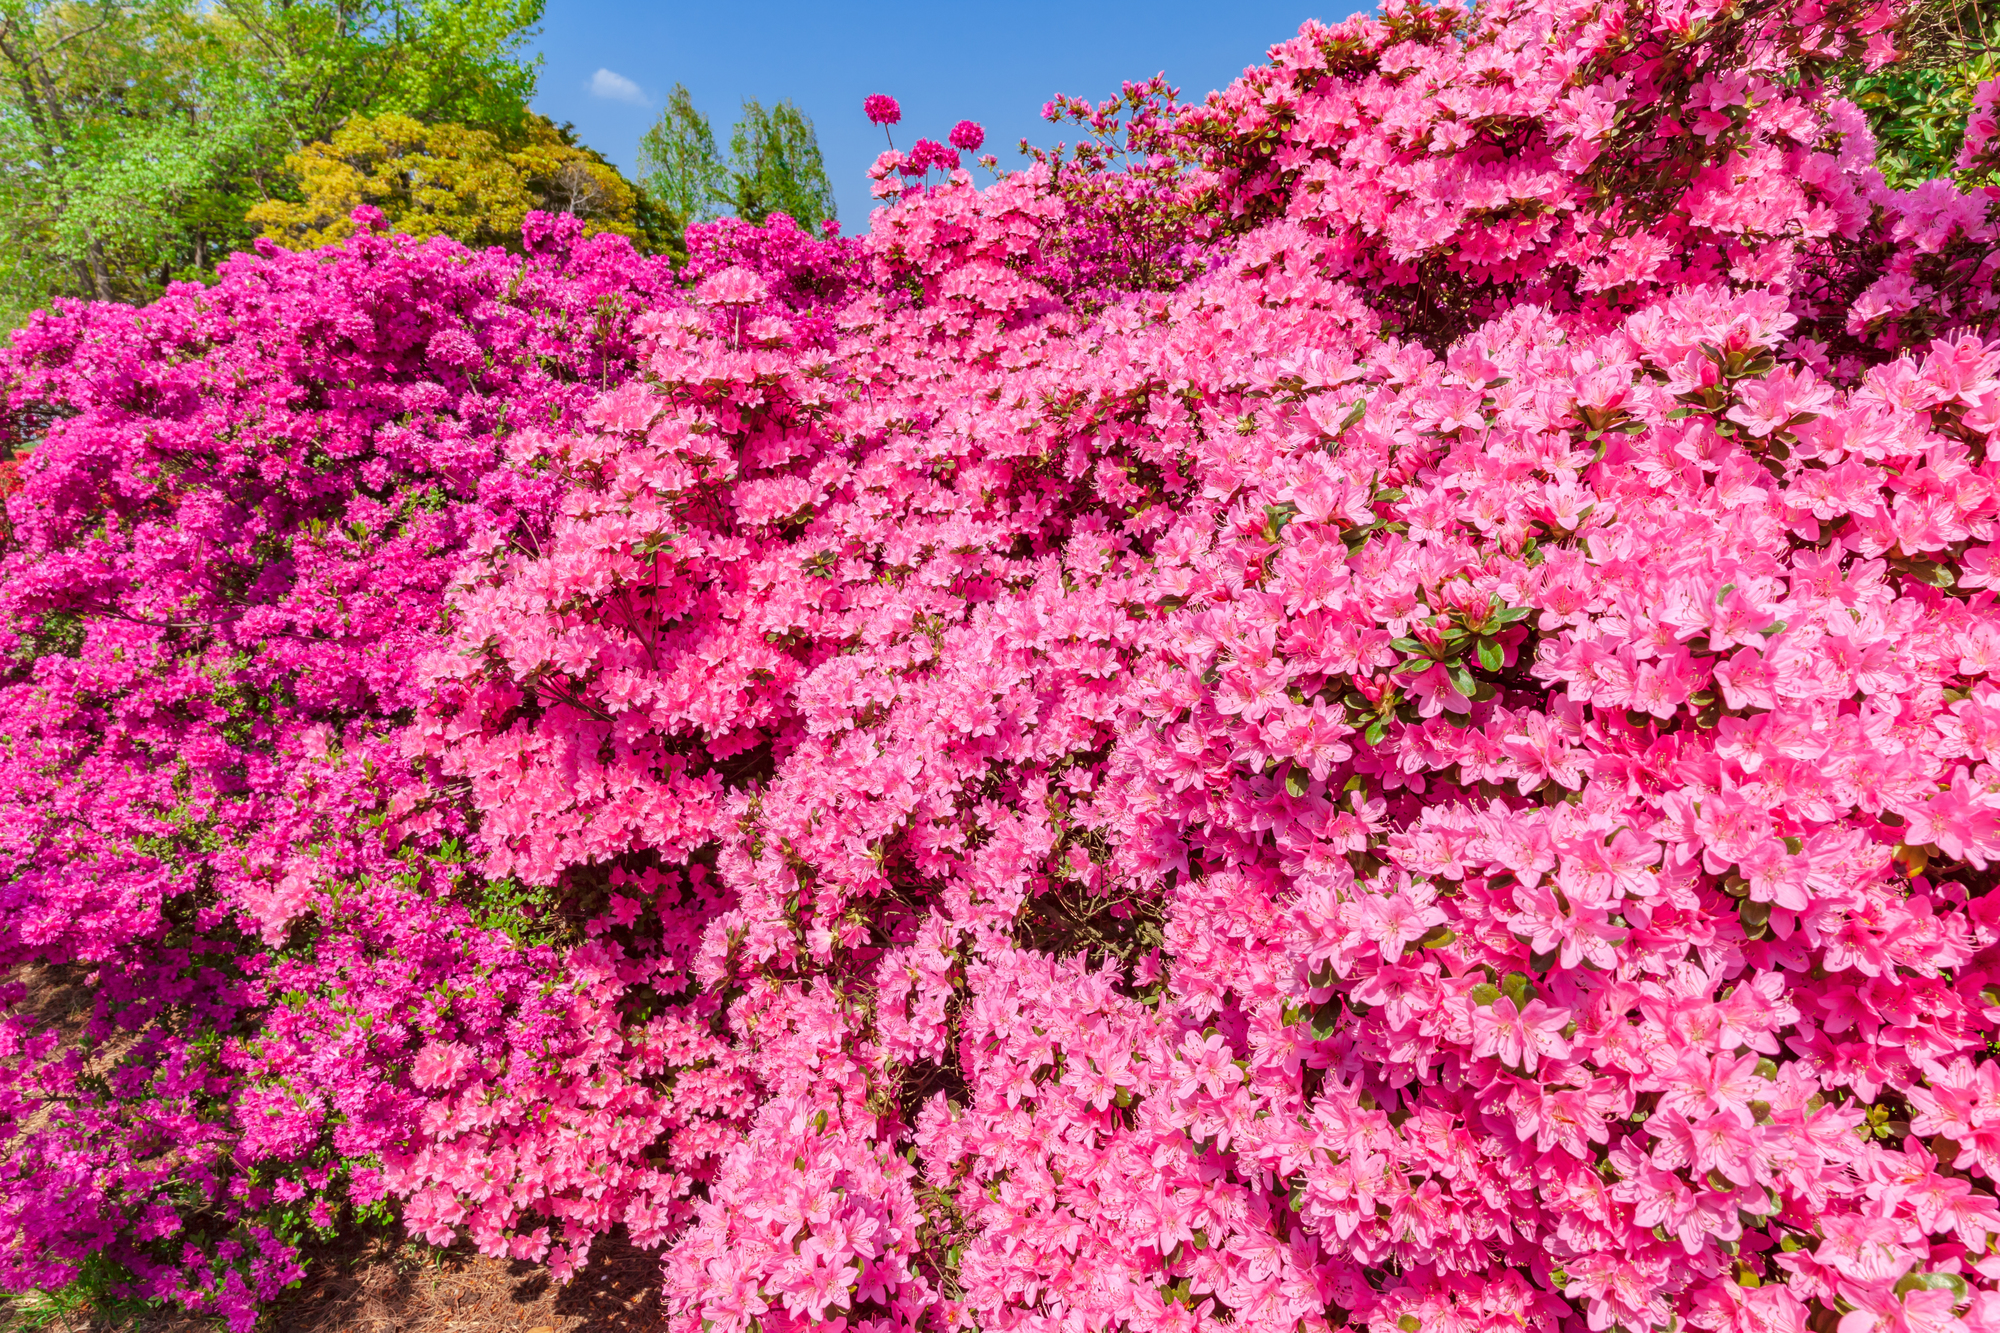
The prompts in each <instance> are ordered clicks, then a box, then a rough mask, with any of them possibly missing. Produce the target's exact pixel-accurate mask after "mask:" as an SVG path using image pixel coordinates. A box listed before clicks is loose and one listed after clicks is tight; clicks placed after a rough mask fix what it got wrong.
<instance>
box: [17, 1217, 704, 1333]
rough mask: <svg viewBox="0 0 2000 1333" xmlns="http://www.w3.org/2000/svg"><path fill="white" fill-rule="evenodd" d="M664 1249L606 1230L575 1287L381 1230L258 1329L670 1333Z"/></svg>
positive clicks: (329, 1264) (77, 1323) (321, 1258)
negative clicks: (663, 1290) (625, 1240)
mask: <svg viewBox="0 0 2000 1333" xmlns="http://www.w3.org/2000/svg"><path fill="white" fill-rule="evenodd" d="M659 1287H660V1258H659V1255H658V1254H657V1253H650V1254H649V1253H646V1252H643V1251H640V1250H637V1249H634V1248H632V1247H631V1246H630V1245H625V1244H622V1243H619V1242H615V1241H613V1240H611V1239H610V1238H608V1237H606V1238H602V1239H600V1240H599V1241H598V1242H597V1243H596V1244H595V1245H594V1246H593V1247H592V1249H591V1263H590V1266H589V1267H588V1268H586V1269H585V1270H584V1271H583V1272H582V1273H581V1274H579V1275H578V1276H577V1278H576V1280H575V1281H574V1282H572V1283H570V1284H569V1285H568V1286H567V1287H558V1286H556V1285H555V1283H553V1282H552V1281H550V1280H549V1275H548V1271H547V1270H546V1269H544V1268H542V1267H541V1266H540V1265H538V1264H529V1263H521V1262H518V1261H509V1260H506V1259H489V1258H486V1257H485V1256H483V1255H477V1254H473V1253H471V1252H469V1251H464V1250H438V1249H433V1248H431V1247H430V1246H428V1245H422V1244H414V1243H407V1242H395V1241H391V1240H386V1239H384V1238H382V1237H373V1238H369V1239H365V1240H359V1241H355V1242H351V1243H350V1244H348V1245H347V1246H345V1247H343V1248H336V1249H333V1250H329V1251H325V1252H322V1253H320V1254H317V1255H315V1256H313V1262H312V1263H311V1265H310V1267H309V1271H308V1273H307V1275H306V1279H305V1281H304V1282H302V1283H300V1284H299V1286H298V1287H296V1288H294V1289H293V1290H291V1291H288V1292H286V1293H285V1294H284V1295H283V1296H281V1297H279V1299H278V1300H277V1301H276V1302H275V1303H274V1304H273V1305H272V1307H271V1308H270V1309H269V1310H268V1311H267V1312H266V1313H265V1315H264V1318H263V1319H262V1320H261V1321H260V1322H259V1323H258V1326H257V1329H258V1333H661V1330H663V1329H664V1328H665V1327H666V1322H665V1320H664V1319H662V1318H661V1316H660V1308H659V1303H658V1300H657V1294H658V1292H659ZM25 1314H26V1312H25V1311H23V1312H19V1313H17V1315H16V1317H15V1318H14V1319H13V1320H12V1321H8V1320H7V1319H5V1318H4V1316H0V1327H6V1326H8V1325H9V1323H10V1322H11V1326H12V1327H14V1328H20V1329H28V1328H35V1327H40V1328H42V1329H44V1330H47V1331H48V1333H55V1331H56V1330H63V1331H64V1333H112V1330H118V1333H220V1330H221V1329H222V1328H223V1327H224V1326H223V1324H222V1323H221V1321H219V1320H214V1319H192V1318H189V1317H187V1316H185V1315H182V1316H179V1317H168V1316H156V1317H152V1318H146V1319H141V1320H138V1321H136V1322H133V1321H123V1322H117V1321H110V1320H104V1319H89V1318H87V1317H79V1316H75V1315H72V1316H71V1317H69V1318H68V1319H64V1318H61V1317H57V1318H53V1319H33V1318H29V1317H22V1316H23V1315H25Z"/></svg>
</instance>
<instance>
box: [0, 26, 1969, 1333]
mask: <svg viewBox="0 0 2000 1333" xmlns="http://www.w3.org/2000/svg"><path fill="white" fill-rule="evenodd" d="M1635 13H1638V11H1632V10H1628V9H1625V8H1621V7H1612V6H1607V5H1604V4H1601V3H1579V2H1572V0H1518V2H1516V3H1508V2H1507V0H1497V2H1496V3H1492V4H1488V5H1484V6H1482V7H1480V8H1479V9H1478V10H1477V11H1467V10H1464V9H1461V8H1457V7H1455V6H1450V5H1446V6H1439V7H1422V6H1416V5H1402V4H1398V5H1392V6H1391V7H1389V8H1387V9H1385V10H1384V11H1383V12H1382V13H1381V14H1379V15H1376V16H1372V17H1361V18H1356V19H1352V20H1349V21H1348V22H1346V23H1343V24H1341V25H1339V26H1337V27H1332V28H1328V27H1325V26H1322V25H1319V24H1308V25H1306V26H1305V27H1304V28H1303V29H1302V30H1301V31H1300V33H1299V35H1298V36H1297V37H1296V38H1294V39H1293V40H1291V41H1288V42H1286V43H1284V44H1283V45H1281V46H1279V47H1276V48H1274V49H1273V51H1272V53H1271V59H1270V62H1269V63H1268V64H1267V65H1264V66H1260V67H1257V68H1255V69H1252V70H1250V71H1248V72H1246V74H1245V75H1244V76H1243V78H1242V79H1240V80H1238V81H1237V82H1236V83H1235V84H1234V85H1232V86H1231V87H1230V88H1229V89H1228V90H1226V91H1225V92H1223V93H1220V94H1217V95H1214V96H1212V97H1211V98H1209V99H1208V101H1207V102H1206V103H1205V104H1202V105H1199V106H1195V107H1192V108H1181V107H1178V106H1176V105H1174V104H1173V102H1172V100H1171V98H1170V96H1169V95H1168V91H1167V90H1166V89H1165V88H1164V87H1163V86H1162V85H1161V84H1160V83H1159V82H1158V81H1154V82H1153V83H1151V84H1145V85H1130V86H1128V88H1127V90H1126V93H1125V94H1124V95H1123V96H1121V97H1120V98H1118V99H1114V100H1113V101H1111V102H1108V103H1104V104H1101V105H1092V104H1089V103H1084V102H1075V101H1070V100H1059V101H1058V102H1057V103H1054V104H1052V105H1051V114H1052V115H1053V116H1055V117H1056V118H1059V119H1065V120H1069V121H1073V122H1075V123H1077V124H1078V126H1079V128H1080V130H1081V131H1082V133H1083V135H1084V139H1083V142H1082V143H1081V144H1079V145H1078V146H1077V147H1076V148H1075V149H1074V150H1063V151H1058V152H1050V153H1043V154H1040V155H1039V156H1038V158H1037V160H1036V162H1035V164H1034V165H1033V166H1032V167H1031V168H1030V169H1028V170H1027V171H1024V172H1019V173H1015V174H1013V175H1010V176H1006V177H1003V178H1002V179H1000V180H999V181H998V182H997V183H995V184H994V185H992V186H990V187H988V188H985V189H983V190H982V189H978V188H975V187H974V185H973V183H972V181H971V179H970V178H969V177H968V176H967V175H965V174H964V173H963V172H960V171H956V170H951V169H947V171H946V175H945V179H944V181H943V183H941V184H930V185H926V184H923V183H922V180H912V179H911V178H922V179H923V180H927V179H928V177H927V176H925V174H924V171H923V170H921V169H918V170H912V171H905V170H904V168H905V167H906V166H912V165H914V164H912V163H910V162H908V161H906V160H901V159H899V160H898V161H896V162H889V161H887V158H888V157H894V156H896V155H895V154H893V153H892V154H889V155H885V161H884V162H883V163H878V171H877V179H878V194H880V195H881V196H882V197H884V198H885V199H889V200H891V201H892V203H891V204H890V205H889V206H885V207H884V208H883V209H882V210H880V211H878V212H877V214H876V216H875V219H874V223H873V226H872V229H871V232H870V234H869V235H868V237H866V238H865V239H863V240H859V241H853V240H839V239H823V238H816V237H813V236H810V235H808V234H807V233H805V232H802V231H800V230H799V229H797V228H796V227H794V226H791V225H790V224H789V222H788V221H786V220H782V219H780V220H778V221H776V222H774V223H773V224H772V225H771V226H770V227H768V228H762V229H759V228H751V227H747V226H743V225H742V224H736V223H723V224H717V225H716V226H715V227H713V228H711V229H706V230H704V229H697V230H696V232H695V234H694V235H693V236H692V237H691V241H690V254H691V256H692V260H691V264H690V267H689V269H688V270H686V271H684V272H680V273H674V272H670V271H668V270H666V269H665V268H664V267H663V266H661V265H660V264H659V261H646V260H640V259H638V258H636V257H634V256H633V255H632V253H631V251H630V250H629V248H627V247H626V246H625V244H624V243H623V242H622V241H620V240H618V239H617V238H615V237H596V238H591V239H588V240H586V239H583V238H582V237H580V235H579V234H578V233H577V231H576V229H575V228H574V226H573V225H561V224H556V223H553V222H551V221H550V220H548V219H545V218H540V217H536V218H532V219H531V224H530V233H529V242H530V244H529V246H528V254H527V255H526V256H525V257H523V258H516V257H512V256H508V255H505V254H503V253H500V252H497V251H496V252H491V253H488V254H485V255H469V254H467V253H466V252H464V251H463V250H461V249H459V248H458V247H456V246H454V245H451V244H450V243H448V242H443V241H430V242H426V243H423V244H414V243H411V242H409V241H407V240H403V239H398V238H394V237H386V236H378V235H364V236H360V237H357V238H356V239H354V240H352V241H350V242H347V243H346V244H344V245H342V246H339V247H335V248H333V249H330V250H326V251H322V252H317V253H314V254H305V255H291V254H286V253H283V252H281V251H277V250H275V249H274V248H273V249H270V250H268V251H267V252H266V253H263V254H261V255H260V256H257V257H245V258H242V259H239V260H237V261H234V262H233V264H232V265H231V267H230V270H229V272H228V274H227V276H226V279H225V281H224V283H223V284H222V285H221V286H220V287H219V288H217V289H215V290H214V291H212V292H210V291H200V290H178V291H176V292H175V293H173V294H171V295H170V296H169V297H168V298H167V299H166V300H164V301H163V302H161V303H160V304H159V305H158V306H155V307H152V308H149V309H147V310H145V311H139V312H130V311H120V310H114V309H111V308H107V307H89V308H78V309H71V310H66V311H63V312H59V313H57V314H55V315H53V316H49V317H46V318H44V319H42V320H40V321H38V322H37V323H36V324H35V325H34V326H32V327H31V328H30V329H29V330H28V331H26V332H25V333H23V334H22V335H20V337H19V338H18V339H17V342H16V346H15V348H14V349H13V350H12V351H11V352H9V353H8V354H7V358H6V361H5V365H4V375H5V378H6V382H7V384H8V388H9V394H10V398H9V410H10V413H11V416H10V418H9V419H10V422H11V430H12V431H13V437H12V438H13V440H14V441H15V443H16V445H17V447H23V448H26V447H29V446H32V448H31V451H30V452H28V453H27V456H26V460H25V463H24V464H23V466H22V468H21V475H20V484H21V487H22V489H21V490H20V491H19V492H18V493H17V494H15V495H13V496H12V497H10V498H9V500H8V517H9V523H10V525H11V528H10V535H9V537H8V538H7V541H8V543H9V545H8V546H7V548H6V551H5V555H4V565H0V608H4V610H3V611H0V617H3V618H0V626H4V630H0V633H4V635H5V636H6V639H5V644H4V646H5V647H6V649H7V650H8V652H9V653H10V662H11V666H10V668H9V670H10V674H9V675H8V676H7V677H6V678H5V682H4V685H0V738H4V749H0V765H4V774H0V801H4V802H6V805H5V809H4V813H0V835H4V840H0V857H4V858H5V861H4V864H5V870H4V876H0V883H4V885H5V888H4V891H0V953H4V958H5V960H6V961H7V962H9V963H44V964H52V965H61V966H70V967H74V968H77V969H80V970H86V971H90V972H91V976H92V983H91V984H92V985H93V986H94V987H95V989H96V994H97V997H98V1007H97V1011H96V1015H95V1018H94V1020H93V1022H92V1026H91V1032H90V1034H89V1035H90V1041H88V1042H86V1043H83V1044H82V1045H80V1046H71V1047H68V1048H64V1047H60V1046H58V1045H57V1044H56V1042H55V1039H54V1036H53V1035H52V1034H51V1033H50V1032H47V1031H44V1030H40V1029H37V1028H36V1027H35V1025H34V1023H33V1022H32V1021H31V1015H30V1014H28V1013H27V1012H25V1011H24V1012H21V1013H19V1014H18V1015H16V1016H15V1017H14V1018H13V1020H12V1021H11V1024H10V1026H8V1027H7V1028H6V1029H4V1036H0V1043H4V1044H0V1068H3V1069H4V1081H0V1117H5V1118H6V1120H7V1123H8V1126H9V1133H10V1135H11V1136H12V1138H13V1141H14V1142H15V1143H16V1145H17V1151H16V1152H14V1153H13V1154H11V1155H10V1157H9V1158H8V1159H7V1160H6V1161H5V1162H4V1163H0V1179H4V1181H5V1189H4V1191H0V1242H4V1249H0V1283H4V1284H5V1285H7V1286H10V1287H13V1288H17V1289H18V1288H21V1287H26V1286H44V1287H48V1286H55V1285H59V1284H62V1283H64V1282H68V1281H72V1280H78V1279H79V1278H80V1277H81V1276H83V1275H84V1274H85V1270H86V1267H88V1268H89V1270H90V1272H92V1273H95V1274H98V1275H99V1280H105V1281H109V1282H111V1283H112V1284H113V1285H114V1286H118V1287H120V1289H121V1290H122V1291H123V1292H124V1293H126V1294H133V1295H141V1296H150V1297H155V1298H172V1299H176V1300H179V1301H181V1302H182V1303H184V1304H187V1305H189V1306H191V1307H193V1308H197V1309H204V1310H211V1309H212V1310H218V1311H220V1312H222V1313H225V1314H227V1315H229V1316H230V1317H231V1319H232V1322H234V1323H235V1324H236V1325H237V1326H238V1327H247V1326H248V1324H249V1323H250V1322H251V1321H252V1319H253V1318H254V1310H255V1307H256V1305H257V1303H258V1302H260V1301H263V1300H267V1299H269V1298H270V1297H271V1296H272V1295H273V1294H274V1293H275V1292H276V1291H278V1290H279V1289H280V1288H282V1286H283V1285H284V1284H285V1283H286V1282H287V1281H289V1280H290V1279H291V1278H292V1277H293V1276H295V1275H296V1273H297V1271H298V1251H297V1247H298V1246H299V1244H301V1243H302V1242H303V1241H304V1240H305V1239H307V1238H308V1237H309V1236H311V1235H312V1234H313V1233H314V1230H315V1229H316V1228H317V1229H318V1230H319V1231H320V1232H325V1231H326V1230H328V1229H330V1228H333V1227H337V1226H340V1225H345V1224H347V1222H348V1221H349V1220H350V1219H352V1218H353V1217H355V1216H356V1215H359V1214H364V1213H374V1212H379V1211H380V1210H381V1209H383V1208H384V1207H385V1206H391V1207H394V1208H397V1209H399V1210H400V1216H401V1218H402V1221H403V1224H404V1226H405V1227H406V1228H408V1230H409V1231H410V1232H412V1233H413V1234H417V1235H420V1236H423V1237H425V1238H427V1239H429V1240H431V1241H433V1242H435V1243H438V1244H451V1243H456V1242H460V1241H468V1242H470V1243H471V1244H473V1245H476V1246H477V1247H479V1248H480V1249H482V1250H484V1251H486V1252H489V1253H495V1254H504V1255H510V1256H513V1257H517V1258H522V1259H531V1260H538V1261H544V1262H547V1263H549V1264H550V1265H551V1266H552V1267H553V1268H554V1270H555V1271H556V1272H557V1274H558V1276H566V1275H567V1274H569V1273H570V1272H572V1271H573V1270H574V1269H575V1268H576V1267H577V1266H579V1265H580V1264H582V1263H584V1262H586V1261H587V1258H588V1254H589V1251H590V1248H591V1245H592V1243H593V1241H594V1240H595V1239H596V1238H598V1237H602V1236H604V1235H606V1234H607V1233H610V1232H612V1231H613V1230H615V1229H622V1231H623V1233H624V1234H625V1235H626V1236H627V1237H629V1239H630V1240H631V1241H633V1242H634V1243H636V1244H639V1245H642V1246H649V1247H659V1248H660V1250H661V1252H662V1255H663V1272H662V1280H663V1283H664V1296H665V1305H666V1307H667V1309H668V1310H669V1311H670V1313H671V1318H672V1322H673V1326H674V1328H675V1329H676V1330H685V1331H686V1333H695V1330H703V1331H704V1333H738V1331H739V1330H750V1329H753V1328H755V1329H759V1330H765V1331H766V1333H774V1331H775V1333H786V1331H787V1330H794V1329H804V1328H807V1327H819V1326H828V1327H844V1328H850V1329H859V1328H867V1329H879V1330H888V1329H903V1328H916V1327H924V1328H932V1329H949V1328H981V1329H1017V1328H1018V1329H1048V1330H1055V1329H1058V1328H1060V1329H1065V1330H1067V1329H1072V1328H1074V1329H1114V1328H1115V1329H1125V1330H1130V1331H1131V1333H1154V1331H1155V1330H1173V1331H1175V1333H1179V1331H1181V1330H1190V1331H1191V1330H1198V1329H1221V1328H1227V1327H1240V1328H1245V1329H1256V1330H1293V1329H1304V1330H1323V1329H1327V1328H1329V1327H1339V1326H1343V1325H1348V1326H1364V1327H1367V1328H1369V1329H1371V1330H1373V1331H1374V1333H1389V1330H1415V1329H1425V1330H1429V1329H1440V1330H1451V1331H1461V1330H1462V1331H1467V1333H1469V1331H1471V1330H1487V1329H1495V1330H1498V1329H1510V1330H1511V1329H1521V1328H1537V1329H1548V1330H1556V1329H1561V1330H1585V1329H1588V1330H1608V1329H1626V1330H1635V1331H1636V1330H1641V1329H1656V1328H1657V1329H1667V1328H1695V1329H1703V1330H1724V1329H1727V1330H1735V1331H1739V1333H1752V1331H1753V1330H1758V1331H1762V1330H1773V1331H1778V1333H1799V1331H1801V1330H1805V1329H1808V1328H1810V1329H1814V1330H1819V1331H1821V1333H1824V1330H1826V1329H1829V1328H1835V1327H1837V1328H1838V1329H1839V1330H1840V1333H1870V1331H1871V1330H1878V1329H1879V1330H1896V1331H1898V1333H1901V1331H1903V1330H1924V1331H1925V1333H1958V1331H1959V1330H1968V1331H1969V1333H2000V1252H1996V1250H1995V1248H1994V1243H1995V1241H1996V1239H2000V1202H1996V1198H1995V1188H1996V1185H2000V1063H1996V1061H1995V1059H1994V1055H1993V1052H1994V1050H1995V1045H1994V1043H1995V1040H1996V1037H2000V893H1996V892H1995V889H1996V887H2000V867H1996V865H1995V863H1996V862H2000V769H1996V767H1995V766H1994V765H1995V763H1996V761H2000V609H1996V604H1995V597H1996V592H1995V585H1996V583H2000V560H1996V558H1995V546H1994V539H1995V536H1996V533H1995V520H1996V516H2000V463H1996V462H1995V461H1992V460H1989V458H1988V448H1989V445H1990V444H1991V443H1992V441H1993V437H1994V434H1995V432H2000V331H1996V330H1995V328H1994V327H1993V326H1994V323H1995V320H1996V313H1995V312H1996V309H2000V299H1996V294H1995V290H1994V282H1993V280H1994V275H1995V269H1996V265H2000V259H1996V250H1995V245H1994V238H1995V230H1994V228H1995V223H1994V220H1993V216H1992V207H1993V201H1994V199H1995V198H1996V197H2000V192H1988V191H1985V190H1979V189H1975V190H1970V191H1968V190H1965V189H1962V188H1961V187H1960V186H1958V185H1955V184H1953V183H1952V182H1949V181H1933V182H1930V183H1927V184H1925V185H1923V186H1922V187H1920V188H1918V189H1916V190H1914V191H1910V192H1906V193H1898V192H1896V191H1892V190H1890V189H1888V188H1887V187H1886V186H1885V185H1884V183H1883V181H1882V178H1881V175H1880V174H1879V172H1878V171H1877V170H1876V169H1875V167H1874V165H1873V145H1872V143H1871V141H1870V138H1869V134H1868V130H1867V128H1866V124H1865V122H1864V121H1863V120H1862V118H1861V117H1860V115H1859V113H1858V112H1856V110H1855V109H1854V108H1853V107H1852V106H1851V105H1849V104H1847V103H1845V102H1843V101H1841V100H1840V99H1839V97H1838V95H1837V94H1838V87H1837V85H1836V84H1835V83H1834V82H1832V81H1831V77H1832V75H1833V74H1834V73H1836V72H1837V71H1838V70H1839V69H1841V68H1854V67H1860V66H1861V65H1863V64H1866V63H1879V62H1881V61H1885V60H1887V59H1890V58H1891V57H1892V56H1893V54H1894V48H1893V41H1894V30H1895V22H1896V15H1895V13H1894V12H1893V11H1892V10H1891V9H1889V8H1887V7H1883V6H1878V5H1874V4H1863V3H1848V2H1847V0H1832V2H1831V3H1820V2H1819V0H1815V3H1813V4H1808V5H1797V4H1786V5H1779V4H1776V3H1760V2H1759V0H1750V3H1747V4H1739V5H1736V6H1734V7H1732V8H1729V9H1727V10H1724V9H1722V8H1720V7H1719V6H1717V5H1714V4H1711V3H1706V2H1705V0H1694V2H1692V3H1676V4H1671V5H1660V6H1656V7H1654V8H1653V9H1651V10H1648V11H1645V12H1644V14H1643V17H1642V18H1641V17H1635ZM1843 62H1844V63H1843ZM1992 102H1993V98H1992V96H1991V94H1990V92H1982V95H1981V98H1980V101H1979V105H1978V109H1977V112H1976V114H1975V118H1974V121H1975V123H1974V124H1973V125H1972V126H1971V128H1970V132H1969V133H1968V136H1967V142H1966V150H1965V152H1966V156H1965V158H1964V159H1963V160H1964V161H1965V163H1966V164H1967V165H1968V166H1977V165H1978V164H1979V163H1980V162H1982V161H1983V160H1984V155H1986V154H1988V153H1989V152H1990V151H1991V149H1990V146H1989V145H1990V140H1991V138H1992V135H1993V126H1992V121H1991V111H1992ZM869 114H870V117H871V119H876V120H878V121H880V120H881V117H879V116H876V115H875V114H874V112H873V111H872V110H871V111H870V113H869ZM1981 117H1985V119H1984V120H1981V119H1980V118H1981ZM954 141H956V136H954ZM925 142H929V141H925ZM961 146H962V147H966V148H967V150H968V151H970V149H971V148H975V147H977V146H978V145H977V144H971V145H961ZM944 151H949V150H944ZM913 156H914V155H913ZM935 165H943V164H942V163H934V162H926V163H925V164H924V166H926V167H928V166H935ZM899 178H900V179H899ZM892 187H893V188H892ZM1989 744H1992V745H1993V746H1994V747H1995V749H1994V750H1993V751H1989V750H1988V749H1987V746H1988V745H1989ZM11 995H12V996H13V1000H14V1002H15V1003H18V1002H19V1000H20V988H18V987H17V988H15V990H14V991H13V992H11ZM87 1260H88V1264H86V1261H87ZM106 1272H110V1273H111V1274H112V1277H111V1278H109V1279H104V1278H102V1274H104V1273H106Z"/></svg>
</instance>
